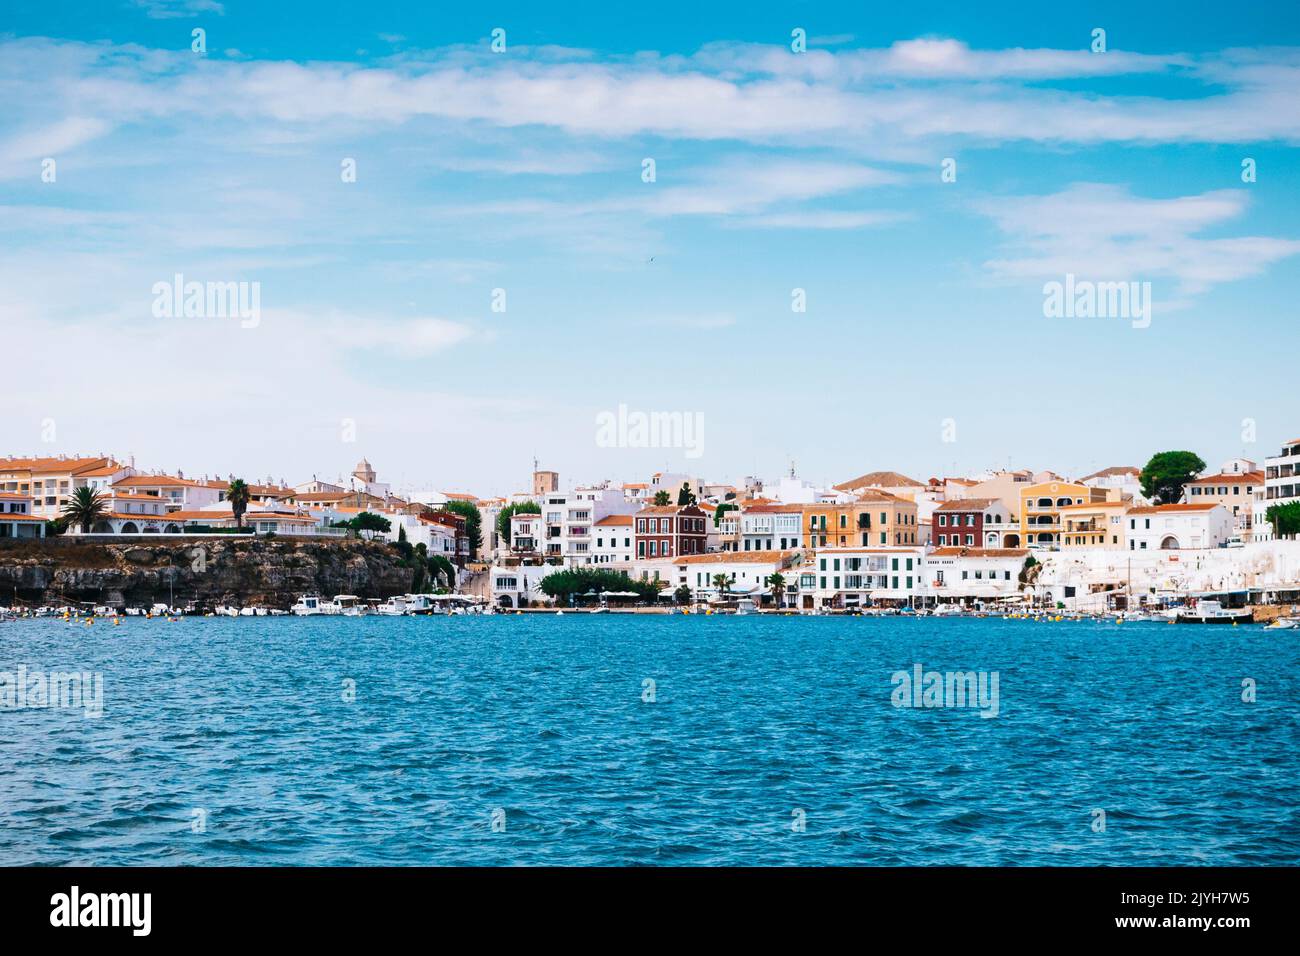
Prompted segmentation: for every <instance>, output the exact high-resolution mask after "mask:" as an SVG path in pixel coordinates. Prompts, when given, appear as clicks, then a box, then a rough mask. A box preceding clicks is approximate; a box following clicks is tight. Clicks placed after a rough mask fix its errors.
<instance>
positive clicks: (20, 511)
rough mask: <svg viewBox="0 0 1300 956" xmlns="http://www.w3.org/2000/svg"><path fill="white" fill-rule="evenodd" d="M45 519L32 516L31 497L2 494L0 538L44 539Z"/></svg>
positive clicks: (0, 498) (0, 495) (0, 501)
mask: <svg viewBox="0 0 1300 956" xmlns="http://www.w3.org/2000/svg"><path fill="white" fill-rule="evenodd" d="M43 537H45V519H44V518H41V517H39V516H37V515H34V514H32V499H31V496H30V495H20V494H14V493H11V492H0V538H43Z"/></svg>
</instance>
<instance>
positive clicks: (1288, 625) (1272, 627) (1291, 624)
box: [1264, 617, 1300, 631]
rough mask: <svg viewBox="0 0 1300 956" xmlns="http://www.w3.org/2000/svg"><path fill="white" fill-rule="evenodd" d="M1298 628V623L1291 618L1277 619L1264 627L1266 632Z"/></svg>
mask: <svg viewBox="0 0 1300 956" xmlns="http://www.w3.org/2000/svg"><path fill="white" fill-rule="evenodd" d="M1296 627H1300V621H1297V620H1296V619H1295V618H1293V617H1279V618H1275V619H1273V620H1272V621H1270V622H1269V623H1268V624H1266V625H1265V626H1264V630H1266V631H1289V630H1291V629H1292V628H1296Z"/></svg>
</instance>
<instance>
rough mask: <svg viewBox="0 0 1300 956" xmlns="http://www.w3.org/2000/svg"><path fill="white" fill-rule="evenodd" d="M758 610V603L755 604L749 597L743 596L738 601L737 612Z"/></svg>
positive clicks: (749, 612) (748, 612) (744, 612)
mask: <svg viewBox="0 0 1300 956" xmlns="http://www.w3.org/2000/svg"><path fill="white" fill-rule="evenodd" d="M757 610H758V607H757V605H755V604H754V602H753V601H751V600H750V599H749V598H741V599H740V600H739V601H737V602H736V613H737V614H753V613H754V612H755V611H757Z"/></svg>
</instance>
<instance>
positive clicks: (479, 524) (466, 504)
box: [442, 501, 483, 560]
mask: <svg viewBox="0 0 1300 956" xmlns="http://www.w3.org/2000/svg"><path fill="white" fill-rule="evenodd" d="M442 510H443V511H450V512H451V513H452V514H456V515H460V516H462V517H463V518H464V519H465V536H466V537H467V538H469V556H470V560H473V559H474V558H477V557H478V549H479V548H481V547H483V515H482V514H480V513H479V510H478V505H476V504H474V502H472V501H449V502H447V503H446V504H445V505H444V506H443V509H442Z"/></svg>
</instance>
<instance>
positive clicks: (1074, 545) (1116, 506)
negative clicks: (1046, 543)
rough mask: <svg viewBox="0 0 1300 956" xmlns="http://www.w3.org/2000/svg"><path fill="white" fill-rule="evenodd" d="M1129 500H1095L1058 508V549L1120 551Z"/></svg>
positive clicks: (1123, 544)
mask: <svg viewBox="0 0 1300 956" xmlns="http://www.w3.org/2000/svg"><path fill="white" fill-rule="evenodd" d="M1131 504H1132V501H1131V500H1130V501H1096V502H1086V503H1084V504H1081V505H1067V506H1066V507H1064V508H1062V509H1061V521H1062V523H1063V527H1062V529H1061V550H1062V551H1074V550H1078V549H1080V548H1105V549H1107V550H1110V551H1122V550H1124V549H1125V548H1126V547H1128V546H1127V545H1126V544H1125V543H1124V541H1125V538H1124V515H1125V514H1126V513H1127V512H1128V509H1129V507H1130V505H1131Z"/></svg>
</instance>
